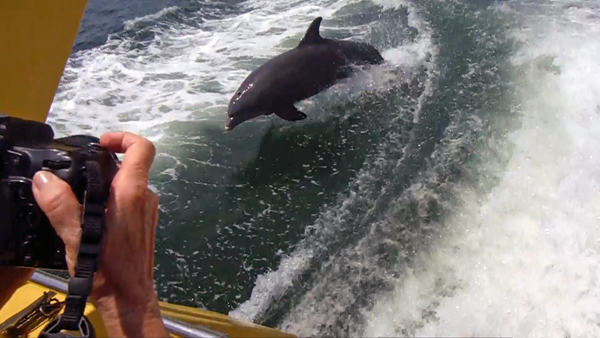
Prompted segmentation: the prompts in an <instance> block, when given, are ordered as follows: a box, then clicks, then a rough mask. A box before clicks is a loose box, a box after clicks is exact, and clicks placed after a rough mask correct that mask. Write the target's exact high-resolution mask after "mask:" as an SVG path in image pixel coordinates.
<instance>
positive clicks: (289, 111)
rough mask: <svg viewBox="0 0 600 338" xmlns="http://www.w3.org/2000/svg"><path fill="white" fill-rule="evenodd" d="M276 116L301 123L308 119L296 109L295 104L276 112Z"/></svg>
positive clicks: (282, 107) (280, 108)
mask: <svg viewBox="0 0 600 338" xmlns="http://www.w3.org/2000/svg"><path fill="white" fill-rule="evenodd" d="M275 115H277V116H279V117H281V118H282V119H284V120H286V121H300V120H304V119H305V118H306V114H304V113H303V112H301V111H299V110H298V109H296V107H294V105H293V104H290V105H289V106H281V107H279V108H278V109H277V110H275Z"/></svg>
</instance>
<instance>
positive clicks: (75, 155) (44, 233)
mask: <svg viewBox="0 0 600 338" xmlns="http://www.w3.org/2000/svg"><path fill="white" fill-rule="evenodd" d="M92 160H93V161H95V162H97V163H98V165H99V167H100V172H101V184H102V189H103V191H104V196H106V198H108V194H109V190H110V185H111V183H112V179H113V177H114V175H115V174H116V172H117V170H118V165H117V163H118V159H117V157H116V156H115V154H114V153H111V152H109V151H107V150H105V149H103V148H101V147H100V146H99V139H98V138H96V137H92V136H87V135H75V136H69V137H64V138H58V139H55V138H54V132H53V130H52V128H51V127H50V126H49V125H47V124H44V123H40V122H35V121H29V120H22V119H18V118H13V117H2V116H0V266H2V265H3V266H17V267H35V268H43V269H54V270H67V264H66V260H65V245H64V243H63V241H62V239H61V238H60V237H59V236H58V235H57V234H56V232H55V230H54V228H53V227H52V225H51V224H50V222H49V220H48V218H47V217H46V215H45V214H44V213H43V212H42V210H41V209H40V208H39V206H38V204H37V202H36V200H35V198H34V196H33V190H32V179H33V176H34V175H35V173H36V172H38V171H40V170H46V171H49V172H51V173H53V174H54V175H56V176H58V177H59V178H60V179H62V180H63V181H65V182H67V183H68V184H69V185H70V186H71V189H72V190H73V192H74V193H75V196H76V197H77V199H78V200H79V202H80V203H82V204H83V203H84V199H85V194H86V189H87V181H88V177H87V176H86V174H87V171H86V163H89V161H92ZM77 216H81V215H77Z"/></svg>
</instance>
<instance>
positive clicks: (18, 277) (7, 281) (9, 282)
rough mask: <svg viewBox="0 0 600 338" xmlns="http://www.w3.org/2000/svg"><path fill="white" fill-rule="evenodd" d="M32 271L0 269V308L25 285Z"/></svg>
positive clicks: (13, 268) (10, 268) (11, 268)
mask: <svg viewBox="0 0 600 338" xmlns="http://www.w3.org/2000/svg"><path fill="white" fill-rule="evenodd" d="M32 274H33V269H26V268H15V267H1V268H0V308H3V307H4V304H6V302H8V300H9V299H10V297H12V295H13V294H14V293H15V291H17V289H18V288H19V287H21V285H23V284H25V283H26V282H27V281H28V280H29V278H31V275H32Z"/></svg>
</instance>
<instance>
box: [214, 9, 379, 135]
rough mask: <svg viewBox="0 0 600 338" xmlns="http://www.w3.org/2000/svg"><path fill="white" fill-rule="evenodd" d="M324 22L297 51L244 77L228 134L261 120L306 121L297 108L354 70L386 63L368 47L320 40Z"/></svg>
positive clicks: (233, 104)
mask: <svg viewBox="0 0 600 338" xmlns="http://www.w3.org/2000/svg"><path fill="white" fill-rule="evenodd" d="M322 20H323V18H322V17H317V18H316V19H314V20H313V21H312V23H311V24H310V26H309V27H308V29H307V30H306V33H305V35H304V37H303V38H302V40H300V43H298V45H297V46H296V47H295V48H293V49H291V50H288V51H286V52H284V53H282V54H280V55H277V56H276V57H274V58H272V59H270V60H268V61H267V62H265V63H264V64H262V65H261V66H260V67H258V68H257V69H256V70H254V71H253V72H252V73H250V75H248V77H246V79H245V80H244V82H242V84H241V85H240V87H239V88H238V90H237V91H236V92H235V94H234V95H233V97H232V98H231V100H230V101H229V107H228V111H227V115H228V116H229V119H228V120H227V122H226V123H225V130H227V131H231V130H233V128H235V127H236V126H238V125H239V124H240V123H242V122H244V121H247V120H250V119H253V118H255V117H258V116H261V115H271V114H275V115H277V116H279V117H280V118H282V119H284V120H287V121H299V120H303V119H305V118H306V114H304V113H303V112H301V111H299V110H298V109H296V107H295V106H294V103H296V102H299V101H302V100H304V99H307V98H309V97H311V96H314V95H316V94H318V93H320V92H321V91H323V90H325V89H327V88H329V87H331V86H333V85H334V84H335V83H336V82H337V81H338V80H341V79H345V78H348V77H350V76H351V75H352V74H353V66H362V65H377V64H381V63H383V61H384V59H383V57H382V56H381V54H379V52H378V51H377V49H375V47H373V46H371V45H369V44H368V43H365V42H353V41H342V40H332V39H325V38H323V37H321V35H320V34H319V27H320V25H321V21H322Z"/></svg>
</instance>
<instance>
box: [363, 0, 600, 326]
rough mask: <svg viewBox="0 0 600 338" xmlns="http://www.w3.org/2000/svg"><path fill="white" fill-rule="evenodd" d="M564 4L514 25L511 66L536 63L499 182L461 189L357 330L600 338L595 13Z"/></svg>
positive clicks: (525, 75)
mask: <svg viewBox="0 0 600 338" xmlns="http://www.w3.org/2000/svg"><path fill="white" fill-rule="evenodd" d="M561 5H563V4H562V3H560V2H557V3H556V4H554V5H553V6H552V7H547V8H545V9H544V10H545V11H548V12H550V11H554V12H557V14H556V16H555V15H550V14H546V15H545V16H541V17H540V16H538V18H537V20H536V21H534V20H525V22H529V25H531V26H534V27H525V28H516V29H517V30H518V33H519V34H517V35H518V36H521V37H522V38H524V39H526V41H525V42H526V45H525V47H524V48H523V50H522V51H521V53H520V54H519V55H518V58H515V63H517V64H527V65H529V66H531V67H530V68H524V71H523V72H521V74H520V76H521V79H522V80H523V82H524V83H526V87H525V88H524V91H523V92H522V106H521V110H522V113H523V125H522V127H521V128H520V129H519V130H518V131H516V132H515V133H514V134H512V135H511V137H510V140H509V141H510V142H512V143H513V144H512V145H513V147H514V148H513V150H512V151H511V153H510V154H507V155H510V162H509V165H508V168H507V169H506V171H505V172H504V173H500V177H501V181H500V183H499V184H498V185H497V186H496V187H495V189H493V191H492V192H490V193H489V194H488V195H487V196H485V197H482V196H478V195H476V194H475V193H474V192H473V190H472V189H471V187H464V190H463V191H462V194H463V196H462V198H463V201H464V203H465V206H464V208H463V209H462V210H460V211H459V212H457V214H456V216H455V217H454V218H453V219H452V220H450V221H449V222H448V223H447V224H446V225H447V230H446V233H445V234H444V236H442V239H440V241H439V242H438V243H436V245H435V250H433V251H432V252H431V254H430V256H428V257H427V258H426V259H424V261H423V262H422V263H421V264H420V265H418V266H417V268H416V269H415V270H414V271H412V273H410V274H409V276H408V277H407V278H403V279H402V282H401V283H399V284H398V285H397V287H396V290H395V291H394V292H393V293H391V294H385V295H382V296H381V297H380V299H379V302H378V303H377V306H376V307H375V308H374V309H373V310H372V311H371V312H370V313H369V314H368V318H369V320H368V326H367V327H366V329H365V331H364V332H363V335H364V336H397V335H399V334H404V332H408V334H410V335H411V336H413V335H414V336H419V337H441V336H444V337H482V336H488V337H490V336H503V337H507V336H514V337H582V336H588V337H591V336H594V337H596V336H600V327H599V325H598V323H599V322H600V305H599V304H600V302H599V301H600V281H599V279H598V277H599V273H600V264H599V263H600V257H598V250H599V249H600V242H599V240H600V212H599V211H600V208H599V204H598V203H600V192H599V190H600V170H599V168H600V152H599V150H598V149H600V147H599V145H600V136H599V135H598V132H597V131H598V130H600V82H599V81H598V77H599V76H600V58H599V57H598V55H600V23H599V22H598V20H597V17H598V14H599V13H600V12H599V11H598V7H597V5H594V4H591V3H589V2H588V3H584V2H580V3H579V4H578V6H572V7H567V6H564V7H561ZM592 6H596V7H595V8H594V7H592ZM504 10H506V8H504ZM536 22H537V23H536ZM540 33H544V34H543V35H540ZM545 56H555V57H556V58H555V59H554V65H557V66H558V67H560V73H559V74H555V73H554V70H553V68H552V67H550V68H548V67H547V65H545V64H544V63H543V59H539V57H545ZM504 147H505V145H503V144H502V145H498V148H499V149H501V148H504ZM494 170H495V168H490V173H491V172H494ZM594 204H595V205H594ZM425 313H428V314H432V315H425ZM403 330H406V331H403Z"/></svg>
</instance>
